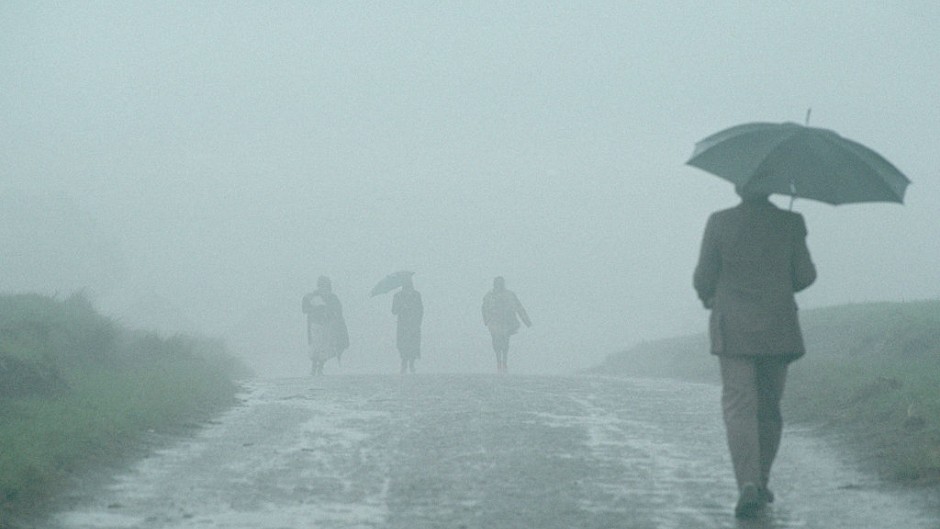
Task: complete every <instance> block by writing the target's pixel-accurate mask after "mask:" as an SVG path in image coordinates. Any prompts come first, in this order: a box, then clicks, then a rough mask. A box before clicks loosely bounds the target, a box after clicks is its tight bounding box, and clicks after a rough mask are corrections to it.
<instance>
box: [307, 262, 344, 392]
mask: <svg viewBox="0 0 940 529" xmlns="http://www.w3.org/2000/svg"><path fill="white" fill-rule="evenodd" d="M301 310H303V312H304V314H306V315H307V346H308V352H309V354H310V361H311V362H312V364H313V367H312V368H311V372H312V373H313V374H314V375H322V374H323V364H325V363H326V361H327V360H329V359H330V358H334V357H335V358H336V360H337V362H338V361H339V359H340V357H341V355H342V354H343V351H345V350H346V349H347V348H349V332H348V331H347V329H346V320H345V319H344V318H343V306H342V305H341V304H340V302H339V298H338V297H337V296H336V294H334V293H333V284H332V282H331V281H330V279H329V278H328V277H325V276H320V278H319V279H318V280H317V289H316V290H314V291H313V292H310V293H309V294H307V295H305V296H304V297H303V300H302V301H301Z"/></svg>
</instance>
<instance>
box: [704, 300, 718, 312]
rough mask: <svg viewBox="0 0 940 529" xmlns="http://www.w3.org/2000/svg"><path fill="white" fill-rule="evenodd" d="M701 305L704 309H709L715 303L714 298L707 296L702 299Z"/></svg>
mask: <svg viewBox="0 0 940 529" xmlns="http://www.w3.org/2000/svg"><path fill="white" fill-rule="evenodd" d="M702 305H704V306H705V308H706V309H709V310H711V308H712V307H713V306H714V305H715V298H708V299H706V300H702Z"/></svg>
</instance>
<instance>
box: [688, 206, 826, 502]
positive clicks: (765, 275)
mask: <svg viewBox="0 0 940 529" xmlns="http://www.w3.org/2000/svg"><path fill="white" fill-rule="evenodd" d="M737 192H738V194H739V195H740V196H741V198H742V201H741V203H740V204H739V205H738V206H736V207H733V208H730V209H726V210H722V211H718V212H716V213H713V214H712V215H711V217H709V219H708V223H707V225H706V226H705V234H704V236H703V240H702V246H701V253H700V255H699V260H698V264H697V266H696V268H695V274H694V278H693V283H694V286H695V290H696V292H697V293H698V297H699V299H701V300H702V303H703V304H704V305H705V308H707V309H711V315H710V320H709V336H710V339H711V352H712V354H714V355H717V356H718V360H719V364H720V367H721V381H722V394H721V404H722V412H723V416H724V421H725V430H726V433H727V436H728V448H729V450H730V452H731V461H732V464H733V466H734V474H735V478H736V480H737V484H738V490H739V496H738V503H737V506H736V507H735V515H736V516H737V517H740V518H747V517H751V516H753V515H755V514H756V513H757V512H758V511H759V510H760V509H761V508H762V507H763V506H764V504H765V503H769V502H772V501H773V494H772V493H771V492H770V490H769V489H768V488H767V482H768V480H769V478H770V468H771V466H772V465H773V462H774V458H775V457H776V455H777V448H778V447H779V445H780V438H781V434H782V431H783V418H782V416H781V414H780V399H781V397H782V396H783V387H784V382H785V381H786V376H787V366H788V364H789V363H790V362H793V361H794V360H796V359H798V358H800V357H801V356H803V354H804V353H805V349H804V346H803V336H802V333H801V332H800V324H799V319H798V318H797V306H796V300H795V299H794V296H793V294H794V293H795V292H799V291H801V290H803V289H805V288H806V287H808V286H810V285H811V284H812V283H813V282H814V281H815V280H816V268H815V267H814V266H813V262H812V260H811V259H810V255H809V249H808V248H807V247H806V224H805V223H804V221H803V217H802V216H801V215H800V214H798V213H793V212H789V211H784V210H781V209H779V208H777V207H776V206H774V205H773V204H772V203H771V202H770V201H769V200H768V199H767V195H765V194H750V193H748V192H746V191H744V190H741V189H738V190H737Z"/></svg>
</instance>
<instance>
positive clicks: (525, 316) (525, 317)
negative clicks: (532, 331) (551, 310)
mask: <svg viewBox="0 0 940 529" xmlns="http://www.w3.org/2000/svg"><path fill="white" fill-rule="evenodd" d="M513 297H515V295H513ZM516 314H518V315H519V319H520V320H522V323H524V324H525V326H526V327H531V326H532V320H530V319H529V315H528V314H527V313H526V311H525V307H523V306H522V302H521V301H519V298H516Z"/></svg>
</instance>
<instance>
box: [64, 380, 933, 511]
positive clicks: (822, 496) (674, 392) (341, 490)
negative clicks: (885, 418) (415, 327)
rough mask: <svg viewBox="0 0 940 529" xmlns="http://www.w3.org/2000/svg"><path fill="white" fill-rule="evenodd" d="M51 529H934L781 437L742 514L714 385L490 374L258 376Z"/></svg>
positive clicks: (906, 495) (910, 498)
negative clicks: (215, 414)
mask: <svg viewBox="0 0 940 529" xmlns="http://www.w3.org/2000/svg"><path fill="white" fill-rule="evenodd" d="M244 399H245V402H244V405H242V406H239V407H237V408H235V409H233V410H231V411H229V412H227V413H226V414H224V415H223V416H221V417H220V418H219V419H218V421H216V422H214V423H213V424H210V425H208V426H207V427H206V428H204V429H203V430H201V431H199V432H198V433H197V434H196V435H194V436H193V437H192V438H188V439H180V440H179V441H178V442H176V443H173V444H172V445H171V446H169V447H167V448H165V449H163V450H160V451H158V452H156V453H155V454H153V455H152V456H151V457H148V458H147V459H144V460H143V461H141V462H139V463H138V464H136V465H135V466H134V467H133V468H132V469H131V470H129V471H128V472H127V473H126V474H123V475H120V476H118V477H117V478H116V480H115V481H114V482H113V483H111V484H110V485H109V486H108V487H107V488H106V489H104V490H101V491H97V492H95V493H94V494H93V497H92V498H85V499H84V500H83V501H82V502H80V503H79V504H77V505H76V506H74V507H73V508H71V509H70V510H67V511H63V512H59V513H56V514H54V516H53V518H52V519H51V520H50V521H49V525H48V527H53V528H59V529H80V528H81V529H92V528H94V529H104V528H109V529H110V528H144V529H146V528H226V529H233V528H251V529H265V528H270V529H281V528H344V529H345V528H403V529H404V528H408V529H414V528H418V529H420V528H425V527H440V528H487V529H493V528H497V529H498V528H517V527H518V528H575V527H577V528H614V527H620V528H690V527H691V528H724V527H769V528H790V527H801V528H802V527H810V528H813V527H819V528H827V529H833V528H841V527H845V528H853V529H856V528H868V527H870V528H883V527H905V528H909V529H915V528H928V527H929V528H936V527H940V521H938V520H937V519H936V514H935V511H932V510H930V509H928V503H929V502H930V501H931V500H930V499H929V498H926V497H925V495H926V492H922V493H921V492H917V491H910V490H908V491H902V490H895V489H891V488H889V487H885V486H884V485H881V484H878V483H877V482H875V481H873V480H872V479H871V478H869V477H866V476H865V475H863V474H862V473H860V472H858V471H857V470H856V469H854V468H852V466H851V464H850V463H849V462H848V461H847V460H845V458H842V457H840V456H839V451H838V450H837V448H835V447H832V446H828V445H826V444H825V443H823V442H821V441H818V440H814V438H813V437H812V435H810V434H811V432H801V431H799V430H794V429H792V428H791V429H789V430H787V431H786V432H785V434H784V435H785V437H784V444H783V447H782V449H781V453H780V456H779V459H778V464H777V468H776V469H775V476H774V481H773V482H772V483H771V487H772V488H773V489H774V490H775V493H776V495H777V501H776V503H775V504H773V506H772V507H771V508H770V509H768V510H767V511H766V512H765V513H764V514H763V515H762V517H761V518H759V519H757V520H754V521H746V522H739V521H736V520H735V519H734V518H733V516H732V507H733V504H734V501H735V499H736V491H735V489H734V485H733V477H732V475H731V470H730V463H729V461H728V456H727V451H726V448H725V445H724V435H723V430H722V425H721V422H720V417H719V415H718V410H719V408H718V388H716V387H713V386H710V385H698V384H687V383H681V382H672V381H660V380H655V381H654V380H634V379H626V380H625V379H614V378H606V377H592V376H574V377H524V376H512V375H510V376H504V377H497V376H486V375H418V376H410V377H398V376H387V377H384V376H373V377H368V376H362V377H357V376H336V377H325V378H320V379H310V378H297V379H283V380H268V381H257V382H254V383H253V384H252V385H250V387H249V389H248V391H247V393H246V394H245V395H244Z"/></svg>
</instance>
